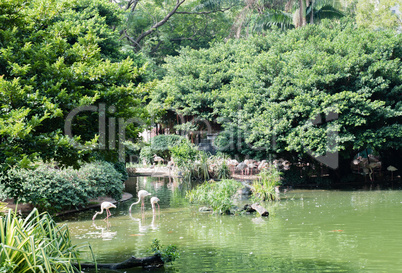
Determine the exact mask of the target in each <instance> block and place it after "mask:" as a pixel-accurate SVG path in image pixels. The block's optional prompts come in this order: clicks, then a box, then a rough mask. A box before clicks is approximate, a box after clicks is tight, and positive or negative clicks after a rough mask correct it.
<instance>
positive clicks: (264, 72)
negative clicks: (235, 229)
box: [152, 21, 402, 172]
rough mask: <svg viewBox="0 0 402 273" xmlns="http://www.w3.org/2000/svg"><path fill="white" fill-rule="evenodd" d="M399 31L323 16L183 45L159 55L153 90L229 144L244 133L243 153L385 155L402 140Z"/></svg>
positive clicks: (346, 156)
mask: <svg viewBox="0 0 402 273" xmlns="http://www.w3.org/2000/svg"><path fill="white" fill-rule="evenodd" d="M401 39H402V37H401V36H400V35H395V32H392V31H388V32H375V31H370V30H365V29H358V28H356V26H355V25H353V24H350V23H343V22H342V23H334V22H332V23H331V22H329V21H323V22H322V24H320V25H309V26H306V27H304V28H300V29H295V30H291V31H288V32H286V33H281V32H280V31H272V32H269V33H267V34H266V36H265V37H253V38H250V39H249V40H247V41H233V40H231V41H229V42H227V43H217V44H215V45H214V46H213V47H211V48H210V49H205V50H199V51H195V50H190V49H184V50H182V51H181V54H180V55H179V56H177V57H172V58H169V59H168V60H167V64H166V69H167V75H166V77H165V78H164V79H163V80H162V81H161V82H160V84H159V85H158V86H159V88H157V89H156V91H155V93H154V94H152V96H153V97H154V98H158V100H159V102H160V106H161V107H162V106H163V107H165V108H170V109H171V110H172V111H175V112H176V113H186V114H187V115H195V116H196V115H200V116H202V117H204V118H206V119H208V120H210V121H214V122H218V123H220V124H221V125H222V127H223V129H224V132H226V133H225V134H223V135H222V137H223V138H221V139H220V140H219V141H220V142H222V143H226V147H229V148H230V147H233V146H234V147H242V146H241V145H243V144H241V145H240V146H239V145H237V144H238V143H243V142H244V143H245V144H247V147H248V148H247V149H246V150H244V151H240V152H241V153H243V155H246V154H250V150H251V151H254V155H256V154H260V156H264V157H269V154H275V155H280V156H286V157H288V158H294V159H297V158H298V157H307V156H309V155H313V156H315V157H317V156H323V155H325V154H326V153H331V152H335V153H338V154H339V155H340V158H341V159H342V160H340V163H341V164H344V163H345V164H346V165H348V163H349V162H350V161H348V159H351V158H353V156H354V155H355V154H356V153H357V152H358V151H359V150H362V149H365V148H366V147H368V146H370V147H373V148H374V149H375V150H376V151H378V152H379V153H382V155H383V157H384V158H385V157H391V154H392V153H391V151H400V150H401V148H402V146H401V145H402V144H401V142H400V138H401V137H402V124H401V122H400V120H401V115H402V112H401V109H402V108H401V106H402V105H401V102H400V97H401V95H402V88H401V86H402V76H401V75H402V71H401V69H402V65H401V57H402V55H401V54H402V48H401V44H402V43H401V42H402V40H401ZM154 103H156V101H154ZM161 103H162V104H161ZM232 132H235V133H232ZM233 136H245V137H244V138H243V139H238V138H236V137H233ZM231 142H232V143H233V145H232V146H231V144H230V143H231ZM228 143H229V144H228ZM393 154H394V156H395V153H393ZM399 154H400V153H399ZM397 159H398V158H394V161H396V160H397ZM398 162H400V161H398ZM344 170H349V168H348V166H346V167H344V166H342V168H341V167H340V168H338V172H341V171H344Z"/></svg>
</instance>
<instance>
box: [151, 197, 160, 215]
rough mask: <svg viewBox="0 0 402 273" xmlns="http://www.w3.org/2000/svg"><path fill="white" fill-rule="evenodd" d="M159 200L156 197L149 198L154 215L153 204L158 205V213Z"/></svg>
mask: <svg viewBox="0 0 402 273" xmlns="http://www.w3.org/2000/svg"><path fill="white" fill-rule="evenodd" d="M159 201H160V200H159V198H158V197H155V196H154V197H151V206H152V212H153V213H155V204H157V205H158V211H160V206H159V203H158V202H159Z"/></svg>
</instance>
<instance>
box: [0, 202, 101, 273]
mask: <svg viewBox="0 0 402 273" xmlns="http://www.w3.org/2000/svg"><path fill="white" fill-rule="evenodd" d="M0 243H1V244H0V272H47V273H51V272H77V270H79V271H80V269H81V268H80V261H81V259H80V253H81V251H80V249H81V248H82V247H83V246H80V247H79V246H77V245H73V244H72V243H71V239H70V233H69V231H68V228H67V225H57V224H56V222H55V221H54V220H53V219H52V217H51V216H50V215H49V214H48V213H42V214H39V212H38V211H37V210H36V209H34V210H33V211H32V212H31V213H30V214H29V215H28V216H27V217H26V218H22V217H21V216H19V215H17V214H15V213H14V212H12V211H11V210H9V211H8V213H6V214H5V215H4V216H1V217H0ZM92 258H93V259H94V257H93V255H92ZM72 263H75V265H73V264H72ZM79 271H78V272H79Z"/></svg>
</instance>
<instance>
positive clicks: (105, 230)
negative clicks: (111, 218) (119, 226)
mask: <svg viewBox="0 0 402 273" xmlns="http://www.w3.org/2000/svg"><path fill="white" fill-rule="evenodd" d="M92 226H93V227H94V228H95V229H97V230H100V231H101V232H95V233H94V232H92V233H90V234H91V235H97V237H99V238H102V239H103V240H104V241H109V240H112V239H113V238H114V237H115V236H116V235H117V231H110V226H111V224H110V223H109V222H106V227H102V226H98V225H96V224H95V222H93V223H92Z"/></svg>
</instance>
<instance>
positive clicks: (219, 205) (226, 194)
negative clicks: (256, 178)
mask: <svg viewBox="0 0 402 273" xmlns="http://www.w3.org/2000/svg"><path fill="white" fill-rule="evenodd" d="M241 186H242V184H241V183H240V182H238V181H235V180H232V179H225V180H222V181H219V182H216V181H208V182H205V183H204V184H201V185H199V186H198V187H197V188H195V189H192V190H191V191H188V192H187V194H186V198H187V199H188V200H189V201H190V202H194V203H198V204H203V205H207V206H210V207H211V208H212V209H213V210H214V212H217V211H219V212H220V213H228V211H229V210H230V209H231V208H232V207H233V206H234V203H233V196H234V195H235V193H236V191H237V190H238V189H240V188H241Z"/></svg>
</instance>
